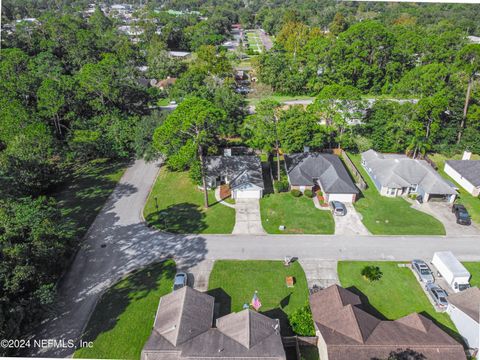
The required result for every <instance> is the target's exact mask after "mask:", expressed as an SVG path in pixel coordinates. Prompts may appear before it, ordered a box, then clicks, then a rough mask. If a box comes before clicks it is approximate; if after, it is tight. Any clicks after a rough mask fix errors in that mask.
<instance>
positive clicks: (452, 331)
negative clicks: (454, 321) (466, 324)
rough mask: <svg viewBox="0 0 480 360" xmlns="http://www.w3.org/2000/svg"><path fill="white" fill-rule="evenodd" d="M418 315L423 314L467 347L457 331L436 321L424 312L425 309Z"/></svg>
mask: <svg viewBox="0 0 480 360" xmlns="http://www.w3.org/2000/svg"><path fill="white" fill-rule="evenodd" d="M420 315H423V316H425V317H426V318H427V319H430V320H432V321H433V323H434V324H435V325H437V326H438V327H439V328H440V329H442V330H443V331H445V332H446V333H447V334H448V335H450V336H451V337H452V338H454V339H455V340H457V341H458V342H459V343H460V344H462V346H463V347H464V348H465V349H467V348H468V347H467V344H465V341H464V340H463V338H462V336H461V335H460V334H459V333H458V332H456V331H454V330H452V329H450V328H448V327H446V326H445V325H443V324H442V323H440V322H438V321H437V320H436V319H434V318H433V317H432V316H431V315H430V314H429V313H427V312H425V311H422V312H421V313H420Z"/></svg>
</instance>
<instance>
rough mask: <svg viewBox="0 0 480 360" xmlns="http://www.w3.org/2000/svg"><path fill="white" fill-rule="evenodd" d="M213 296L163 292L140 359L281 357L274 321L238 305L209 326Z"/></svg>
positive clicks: (187, 291)
mask: <svg viewBox="0 0 480 360" xmlns="http://www.w3.org/2000/svg"><path fill="white" fill-rule="evenodd" d="M214 301H215V300H214V298H213V297H212V296H210V295H207V294H204V293H201V292H199V291H197V290H194V289H192V288H189V287H184V288H182V289H179V290H176V291H174V292H172V293H170V294H168V295H165V296H163V297H162V298H161V299H160V303H159V306H158V311H157V315H156V318H155V323H154V326H153V330H152V334H151V335H150V338H149V339H148V340H147V342H146V344H145V346H144V347H143V351H142V360H165V359H172V360H174V359H178V360H190V359H216V360H223V359H231V358H235V359H236V360H240V359H243V358H246V359H272V360H285V351H284V349H283V345H282V339H281V336H280V329H279V328H276V325H277V321H276V320H273V319H270V318H268V317H266V316H265V315H262V314H259V313H256V312H253V311H251V310H243V311H241V312H239V313H232V314H229V315H226V316H224V317H221V318H219V319H218V320H217V326H218V328H212V320H213V309H214Z"/></svg>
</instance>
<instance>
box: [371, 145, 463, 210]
mask: <svg viewBox="0 0 480 360" xmlns="http://www.w3.org/2000/svg"><path fill="white" fill-rule="evenodd" d="M362 166H363V167H364V168H365V170H366V171H367V173H368V174H369V175H370V177H371V179H372V181H373V183H374V184H375V187H376V188H377V190H378V192H379V193H380V195H382V196H390V197H396V196H402V195H408V194H416V195H418V196H422V198H423V201H425V202H426V201H430V200H437V201H448V202H450V203H453V202H454V201H455V198H456V196H457V192H456V190H455V188H454V185H453V184H451V183H448V182H447V181H446V180H445V179H443V178H442V177H441V176H440V175H439V174H438V173H437V172H436V171H435V170H434V169H433V168H432V167H431V166H430V165H429V164H428V163H427V162H426V161H425V160H418V159H411V158H409V157H408V156H406V155H402V154H381V153H378V152H376V151H374V150H368V151H365V152H363V153H362Z"/></svg>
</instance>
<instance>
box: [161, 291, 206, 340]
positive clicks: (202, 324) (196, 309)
mask: <svg viewBox="0 0 480 360" xmlns="http://www.w3.org/2000/svg"><path fill="white" fill-rule="evenodd" d="M213 304H214V298H213V297H211V296H209V295H207V294H203V293H201V292H199V291H197V290H194V289H192V288H190V287H188V286H185V287H183V288H181V289H179V290H176V291H174V292H172V293H170V294H167V295H165V296H163V297H162V298H161V300H160V304H159V306H158V311H157V316H156V318H155V323H154V329H155V331H156V332H157V333H158V334H160V335H162V336H163V337H164V338H165V339H166V340H167V341H168V342H170V343H171V344H172V345H174V346H177V345H179V344H182V343H184V342H185V341H187V340H189V339H191V338H193V337H195V336H197V335H199V334H201V333H203V332H205V331H207V330H208V329H210V327H211V326H212V319H213Z"/></svg>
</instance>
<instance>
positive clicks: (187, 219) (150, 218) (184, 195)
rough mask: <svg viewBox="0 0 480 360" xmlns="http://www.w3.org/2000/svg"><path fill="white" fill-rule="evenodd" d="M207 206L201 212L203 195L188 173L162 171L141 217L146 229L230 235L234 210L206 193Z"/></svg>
mask: <svg viewBox="0 0 480 360" xmlns="http://www.w3.org/2000/svg"><path fill="white" fill-rule="evenodd" d="M155 199H156V200H155ZM156 201H157V202H158V212H157V209H156V205H155V202H156ZM209 202H210V207H209V208H208V209H205V208H204V207H203V192H202V191H201V190H199V189H198V187H197V186H196V185H195V184H194V183H193V182H192V181H191V179H190V178H189V176H188V173H186V172H172V171H169V170H167V169H166V168H162V170H160V174H159V176H158V179H157V181H156V182H155V185H154V186H153V189H152V191H151V193H150V195H149V197H148V200H147V204H146V205H145V209H144V210H143V214H144V216H145V219H146V221H147V223H148V224H149V225H152V226H154V227H156V228H158V229H160V230H164V231H168V232H172V233H180V234H199V233H204V234H230V233H231V232H232V230H233V226H234V225H235V209H232V208H230V207H227V206H225V205H222V204H219V203H217V202H216V200H215V195H214V193H213V191H209Z"/></svg>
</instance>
